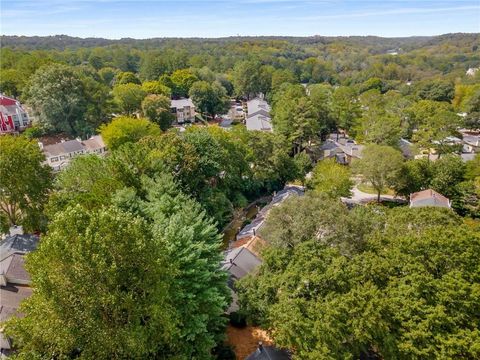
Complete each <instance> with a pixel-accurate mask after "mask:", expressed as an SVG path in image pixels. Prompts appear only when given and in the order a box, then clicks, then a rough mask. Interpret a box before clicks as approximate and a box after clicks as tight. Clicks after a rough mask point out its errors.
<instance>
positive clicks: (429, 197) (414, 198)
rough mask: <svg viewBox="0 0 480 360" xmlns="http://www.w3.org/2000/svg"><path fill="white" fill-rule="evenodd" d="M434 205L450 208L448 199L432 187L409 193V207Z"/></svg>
mask: <svg viewBox="0 0 480 360" xmlns="http://www.w3.org/2000/svg"><path fill="white" fill-rule="evenodd" d="M424 206H435V207H444V208H451V207H452V204H451V202H450V200H449V199H448V198H447V197H445V196H443V195H442V194H440V193H438V192H436V191H435V190H432V189H427V190H423V191H419V192H416V193H413V194H410V207H424Z"/></svg>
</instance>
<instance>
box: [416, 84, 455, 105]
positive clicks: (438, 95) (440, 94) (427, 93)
mask: <svg viewBox="0 0 480 360" xmlns="http://www.w3.org/2000/svg"><path fill="white" fill-rule="evenodd" d="M454 95H455V86H454V84H453V83H452V82H449V81H446V80H433V81H427V82H423V83H420V84H419V88H418V96H419V97H420V98H421V99H424V100H433V101H448V102H450V101H451V100H452V99H453V97H454Z"/></svg>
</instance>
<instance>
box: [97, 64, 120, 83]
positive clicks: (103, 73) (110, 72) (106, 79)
mask: <svg viewBox="0 0 480 360" xmlns="http://www.w3.org/2000/svg"><path fill="white" fill-rule="evenodd" d="M117 74H118V70H117V69H115V68H112V67H104V68H101V69H100V70H98V75H99V76H100V77H101V78H102V81H103V83H104V84H105V85H108V86H111V85H112V84H113V79H115V76H117Z"/></svg>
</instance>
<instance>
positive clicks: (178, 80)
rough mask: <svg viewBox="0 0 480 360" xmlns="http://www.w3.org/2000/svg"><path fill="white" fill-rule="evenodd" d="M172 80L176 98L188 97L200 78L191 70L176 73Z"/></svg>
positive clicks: (171, 77)
mask: <svg viewBox="0 0 480 360" xmlns="http://www.w3.org/2000/svg"><path fill="white" fill-rule="evenodd" d="M170 79H171V81H172V83H173V87H172V91H173V95H174V96H175V97H187V96H188V92H189V91H190V88H191V87H192V85H193V83H195V82H196V81H198V78H197V77H196V76H195V75H194V74H193V73H192V71H191V70H189V69H181V70H176V71H174V72H173V74H172V75H171V76H170ZM164 85H166V86H168V85H167V84H164Z"/></svg>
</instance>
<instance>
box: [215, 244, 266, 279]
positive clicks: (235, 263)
mask: <svg viewBox="0 0 480 360" xmlns="http://www.w3.org/2000/svg"><path fill="white" fill-rule="evenodd" d="M261 264H262V261H261V260H260V259H259V258H258V257H256V256H255V255H254V254H253V253H252V252H251V251H250V250H248V249H247V248H245V247H239V248H235V249H232V250H229V251H227V252H226V256H225V260H224V261H223V264H222V269H224V270H226V271H228V272H229V273H230V275H231V276H232V277H233V278H234V279H237V280H238V279H241V278H243V277H245V276H246V275H248V274H249V273H250V272H252V271H253V270H255V268H256V267H257V266H259V265H261Z"/></svg>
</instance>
